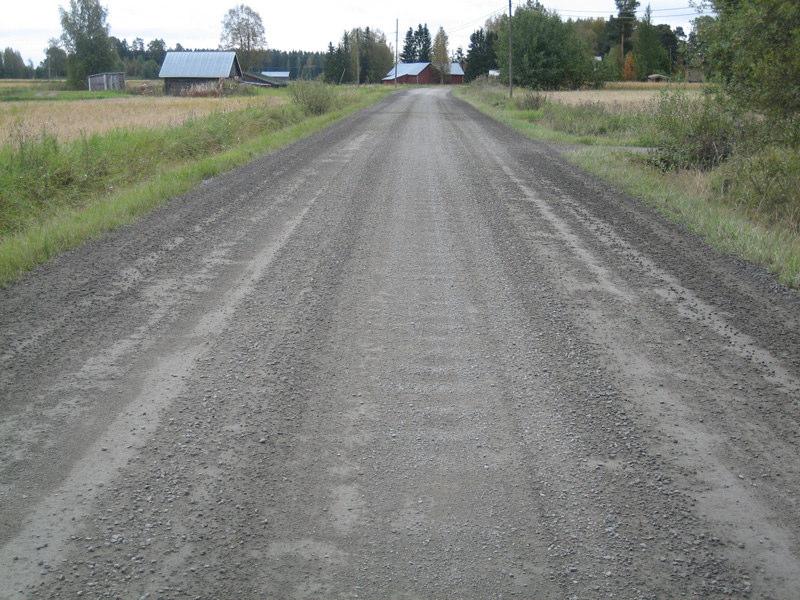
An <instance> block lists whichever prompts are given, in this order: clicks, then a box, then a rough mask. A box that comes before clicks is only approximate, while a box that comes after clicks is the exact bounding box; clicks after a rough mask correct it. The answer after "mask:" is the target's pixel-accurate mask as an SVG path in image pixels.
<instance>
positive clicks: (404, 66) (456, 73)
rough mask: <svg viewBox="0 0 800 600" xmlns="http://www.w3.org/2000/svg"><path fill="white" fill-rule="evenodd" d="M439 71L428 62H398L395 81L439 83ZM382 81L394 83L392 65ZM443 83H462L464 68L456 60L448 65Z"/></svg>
mask: <svg viewBox="0 0 800 600" xmlns="http://www.w3.org/2000/svg"><path fill="white" fill-rule="evenodd" d="M438 73H439V72H438V71H435V72H434V70H433V65H431V63H429V62H418V63H400V64H399V65H397V83H419V84H426V83H439V74H438ZM383 83H386V84H393V83H394V67H392V70H391V71H389V72H388V73H387V74H386V77H384V78H383ZM445 83H454V84H459V83H464V69H462V68H461V65H460V64H459V63H457V62H454V63H452V64H451V65H450V74H449V75H448V76H447V77H446V78H445Z"/></svg>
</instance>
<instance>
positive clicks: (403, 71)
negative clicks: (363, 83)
mask: <svg viewBox="0 0 800 600" xmlns="http://www.w3.org/2000/svg"><path fill="white" fill-rule="evenodd" d="M429 64H431V63H429V62H419V63H400V64H399V65H397V76H398V77H403V76H405V75H411V76H412V77H415V76H417V75H419V74H420V73H422V72H423V71H424V70H425V68H426V67H427V66H428V65H429ZM390 79H394V67H392V70H391V71H389V73H388V74H387V75H386V77H384V78H383V80H384V81H389V80H390Z"/></svg>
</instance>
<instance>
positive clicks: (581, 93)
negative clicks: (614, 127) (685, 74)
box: [544, 82, 705, 111]
mask: <svg viewBox="0 0 800 600" xmlns="http://www.w3.org/2000/svg"><path fill="white" fill-rule="evenodd" d="M704 87H705V86H704V84H702V83H699V84H695V83H682V84H675V83H672V84H670V83H667V84H664V83H647V82H612V83H608V84H606V86H605V87H604V88H602V89H599V90H574V91H564V92H544V94H545V96H547V99H548V100H550V101H551V102H558V103H561V104H568V105H570V106H577V105H581V104H602V105H603V106H605V107H606V108H608V109H610V110H618V111H626V110H635V109H637V108H644V107H646V106H647V105H648V104H650V103H651V102H652V101H653V100H655V99H656V98H658V96H659V94H660V93H661V92H662V91H664V90H669V91H675V90H684V91H686V92H687V93H689V94H699V93H701V91H702V90H703V88H704Z"/></svg>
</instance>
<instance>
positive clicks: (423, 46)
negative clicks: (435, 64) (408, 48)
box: [414, 23, 433, 62]
mask: <svg viewBox="0 0 800 600" xmlns="http://www.w3.org/2000/svg"><path fill="white" fill-rule="evenodd" d="M414 40H415V42H416V48H417V60H416V62H431V49H432V45H433V43H432V42H431V32H430V31H428V24H427V23H425V25H419V26H417V31H416V32H415V33H414Z"/></svg>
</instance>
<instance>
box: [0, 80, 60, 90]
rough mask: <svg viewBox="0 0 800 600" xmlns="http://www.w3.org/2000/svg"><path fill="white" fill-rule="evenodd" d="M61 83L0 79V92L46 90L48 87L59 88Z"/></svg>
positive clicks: (57, 81)
mask: <svg viewBox="0 0 800 600" xmlns="http://www.w3.org/2000/svg"><path fill="white" fill-rule="evenodd" d="M63 83H64V82H63V81H61V80H60V79H53V80H52V81H49V80H47V79H0V90H4V89H5V90H7V89H17V88H47V87H48V86H49V85H51V84H52V85H54V86H61V85H63Z"/></svg>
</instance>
